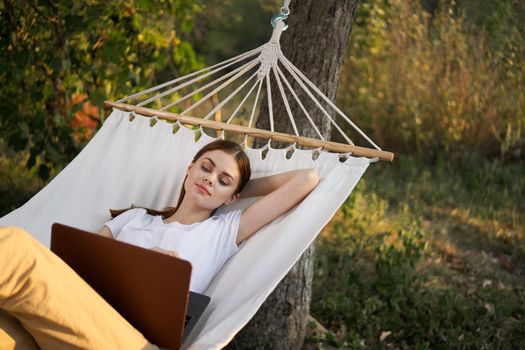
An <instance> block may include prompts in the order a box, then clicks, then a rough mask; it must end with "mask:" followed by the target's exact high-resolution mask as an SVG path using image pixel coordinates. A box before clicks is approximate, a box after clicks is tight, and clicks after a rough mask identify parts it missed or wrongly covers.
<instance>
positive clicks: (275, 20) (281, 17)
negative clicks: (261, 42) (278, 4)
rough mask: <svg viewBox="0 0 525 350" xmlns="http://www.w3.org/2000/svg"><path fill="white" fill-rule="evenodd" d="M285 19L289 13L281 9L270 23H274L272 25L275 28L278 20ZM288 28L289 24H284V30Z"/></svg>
mask: <svg viewBox="0 0 525 350" xmlns="http://www.w3.org/2000/svg"><path fill="white" fill-rule="evenodd" d="M288 13H290V11H288ZM285 19H288V14H285V13H284V12H283V11H281V12H280V13H278V14H276V15H274V16H273V17H272V19H271V21H270V23H271V24H272V27H274V28H275V26H277V22H279V21H284V20H285ZM286 28H288V24H285V25H284V27H283V32H284V31H285V30H286Z"/></svg>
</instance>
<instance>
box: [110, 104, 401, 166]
mask: <svg viewBox="0 0 525 350" xmlns="http://www.w3.org/2000/svg"><path fill="white" fill-rule="evenodd" d="M104 105H105V106H106V107H114V108H117V109H120V110H122V111H126V112H135V113H138V114H140V115H143V116H148V117H153V116H155V117H157V118H158V119H166V120H172V121H179V122H180V123H183V124H191V125H201V126H202V127H204V128H209V129H215V130H220V131H222V130H224V131H229V132H233V133H237V134H242V135H249V136H252V137H258V138H263V139H272V140H274V141H278V142H287V143H296V144H298V145H301V146H305V147H311V148H319V147H322V148H324V149H326V150H328V151H332V152H337V153H351V154H352V155H353V156H359V157H368V158H379V159H381V160H387V161H390V162H391V161H392V160H393V159H394V153H392V152H386V151H379V150H376V149H373V148H366V147H359V146H352V145H347V144H343V143H338V142H332V141H322V140H317V139H313V138H310V137H304V136H296V135H290V134H285V133H281V132H275V131H274V132H272V131H268V130H263V129H256V128H248V127H246V126H240V125H233V124H226V123H223V122H218V121H215V120H204V119H202V118H195V117H188V116H181V115H178V114H176V113H171V112H166V111H158V110H155V109H152V108H146V107H137V106H134V105H129V104H126V103H116V102H111V101H105V102H104Z"/></svg>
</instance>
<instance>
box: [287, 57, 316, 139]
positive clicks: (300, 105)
mask: <svg viewBox="0 0 525 350" xmlns="http://www.w3.org/2000/svg"><path fill="white" fill-rule="evenodd" d="M277 72H279V75H280V76H281V79H282V80H283V81H284V83H285V84H286V86H287V87H288V90H289V91H290V93H291V94H292V96H293V97H294V98H295V101H296V102H297V104H298V105H299V107H301V110H302V111H303V113H304V114H305V116H306V118H307V119H308V121H309V122H310V125H312V127H313V128H314V130H315V132H316V133H317V136H319V138H320V139H321V140H323V141H326V140H325V138H324V137H323V134H321V131H319V129H318V128H317V125H315V123H314V121H313V120H312V117H310V114H309V113H308V111H307V110H306V108H304V105H303V103H302V102H301V100H299V97H297V94H296V93H295V91H294V90H293V88H292V86H291V85H290V83H289V82H288V79H286V77H285V76H284V74H283V72H282V71H281V68H279V66H277Z"/></svg>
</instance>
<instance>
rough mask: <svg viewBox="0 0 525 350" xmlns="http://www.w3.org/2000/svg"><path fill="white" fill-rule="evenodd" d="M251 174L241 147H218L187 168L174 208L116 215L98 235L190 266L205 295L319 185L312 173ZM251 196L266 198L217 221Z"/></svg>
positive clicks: (133, 210)
mask: <svg viewBox="0 0 525 350" xmlns="http://www.w3.org/2000/svg"><path fill="white" fill-rule="evenodd" d="M250 173H251V171H250V163H249V160H248V157H247V156H246V154H245V153H244V152H243V150H242V149H241V147H240V146H239V145H238V144H236V143H235V142H232V141H226V140H217V141H214V142H212V143H210V144H208V145H206V146H204V147H203V148H202V149H201V150H200V151H199V152H197V154H196V155H195V157H194V159H193V161H192V162H191V164H190V165H189V166H188V168H187V170H186V179H185V181H184V185H183V191H181V192H182V193H181V195H180V198H179V202H178V204H177V206H176V207H175V208H167V209H166V210H164V211H155V210H151V209H146V208H130V209H127V210H120V211H112V214H113V215H114V216H116V217H115V218H114V219H113V220H111V221H109V222H107V223H106V224H105V225H104V226H103V227H102V229H101V230H100V232H99V234H101V235H103V236H106V237H109V238H116V239H118V240H121V241H124V242H127V243H130V244H134V245H138V246H141V247H143V248H148V249H153V250H156V251H158V252H161V253H165V254H170V255H174V256H178V257H181V258H183V259H185V260H188V261H190V262H191V263H192V266H193V269H192V277H191V282H190V289H191V290H192V291H194V292H198V293H202V292H204V290H205V289H206V287H207V286H208V284H209V282H210V281H211V279H212V278H213V276H214V275H215V274H216V273H217V272H219V271H220V268H221V267H222V265H223V264H224V263H225V262H226V260H228V259H229V258H230V257H231V256H232V255H233V254H235V253H236V252H237V251H238V250H239V247H238V245H239V244H241V243H242V242H243V241H245V240H246V239H248V238H249V237H250V236H251V235H253V234H254V233H255V232H257V231H258V230H259V229H260V228H261V227H263V226H264V225H266V224H268V223H269V222H271V221H272V220H274V219H275V218H277V217H278V216H280V215H281V214H283V213H285V212H286V211H288V210H289V209H291V208H292V207H294V206H295V205H297V204H298V203H299V202H300V201H301V200H302V199H303V198H304V197H305V196H306V195H308V193H310V192H311V191H312V190H313V189H314V188H315V186H316V185H317V183H318V181H319V179H318V176H317V172H316V171H315V170H313V169H306V170H296V171H290V172H286V173H282V174H278V175H274V176H269V177H265V178H259V179H255V180H252V181H250V182H248V181H249V179H250ZM251 196H257V197H261V198H260V199H258V200H257V201H256V202H254V203H253V204H251V205H250V206H249V207H247V208H246V209H245V210H243V211H241V210H233V211H230V212H229V213H227V214H220V215H213V216H212V214H213V212H214V211H215V210H216V209H217V208H218V207H220V206H222V205H230V204H232V203H234V202H235V201H236V200H238V199H239V198H240V197H251ZM119 214H120V215H119Z"/></svg>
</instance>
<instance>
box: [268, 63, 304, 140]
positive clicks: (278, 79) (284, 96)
mask: <svg viewBox="0 0 525 350" xmlns="http://www.w3.org/2000/svg"><path fill="white" fill-rule="evenodd" d="M272 71H273V75H275V80H276V81H277V86H278V87H279V91H280V92H281V97H282V98H283V102H284V107H285V108H286V113H287V114H288V118H289V119H290V122H291V123H292V127H293V130H294V132H295V135H297V136H299V131H298V130H297V126H296V125H295V120H294V119H293V116H292V111H291V109H290V105H289V104H288V98H286V94H285V93H284V89H283V85H282V84H281V79H280V78H279V75H278V74H277V71H276V70H275V66H273V67H272Z"/></svg>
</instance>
